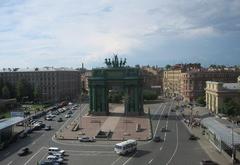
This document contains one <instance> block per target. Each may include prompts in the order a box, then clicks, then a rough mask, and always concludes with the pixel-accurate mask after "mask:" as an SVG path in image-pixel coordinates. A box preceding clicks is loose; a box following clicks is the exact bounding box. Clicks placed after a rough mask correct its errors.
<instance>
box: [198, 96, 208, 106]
mask: <svg viewBox="0 0 240 165" xmlns="http://www.w3.org/2000/svg"><path fill="white" fill-rule="evenodd" d="M196 102H197V103H198V104H200V105H201V106H205V105H206V100H205V95H203V96H199V97H198V98H197V99H196Z"/></svg>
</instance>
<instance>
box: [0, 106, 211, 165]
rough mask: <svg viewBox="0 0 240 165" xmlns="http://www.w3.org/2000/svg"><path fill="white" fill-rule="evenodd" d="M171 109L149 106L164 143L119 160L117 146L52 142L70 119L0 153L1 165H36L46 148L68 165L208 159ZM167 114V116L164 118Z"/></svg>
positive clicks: (131, 164) (177, 162)
mask: <svg viewBox="0 0 240 165" xmlns="http://www.w3.org/2000/svg"><path fill="white" fill-rule="evenodd" d="M174 106H175V105H174V102H173V101H168V102H165V103H161V104H153V105H151V108H150V109H151V110H150V112H151V116H152V125H153V134H154V135H160V136H161V138H162V139H163V140H164V141H163V142H160V143H155V142H153V141H147V142H139V143H138V144H139V145H138V150H137V152H135V153H133V154H130V155H128V156H118V155H117V154H115V153H114V152H113V146H114V144H115V143H116V142H111V141H110V142H109V141H98V142H96V143H93V144H88V143H80V142H78V141H57V140H55V139H54V138H53V136H54V133H55V131H56V130H58V129H60V128H61V127H64V126H65V125H67V123H69V122H71V121H72V120H74V118H70V119H68V120H67V121H65V123H58V122H56V121H48V122H49V123H51V125H52V127H53V128H54V130H53V131H44V130H42V131H35V132H34V133H33V134H31V135H30V137H27V138H25V139H21V140H19V141H18V142H17V143H15V144H12V145H10V147H8V148H7V149H5V150H4V151H0V164H1V165H3V164H4V165H8V164H9V165H10V164H12V165H15V164H16V165H19V164H22V165H32V164H36V163H37V161H39V160H41V159H44V158H45V157H46V155H47V149H48V147H49V146H57V147H59V148H61V149H64V150H65V151H66V153H67V156H66V157H65V161H64V162H65V164H70V165H75V164H76V165H77V164H85V165H95V164H99V165H127V164H128V165H134V164H136V165H141V164H143V165H147V164H151V165H155V164H156V165H161V164H162V165H170V164H172V165H181V164H183V165H185V164H190V165H195V164H196V165H197V164H199V162H200V161H201V160H202V159H209V157H208V155H207V154H206V153H205V152H204V151H203V150H202V148H201V147H200V145H199V144H198V142H197V141H189V140H188V138H189V132H188V129H187V128H186V127H185V125H184V124H183V123H182V122H181V120H180V119H181V117H180V116H177V114H176V112H172V111H171V109H172V108H173V107H174ZM87 109H88V105H86V104H84V105H82V107H81V108H79V109H78V110H76V111H75V114H74V116H75V117H76V116H79V114H80V113H81V114H85V113H86V112H87ZM166 114H168V117H167V118H165V117H164V115H166ZM47 124H48V123H47ZM162 127H166V128H167V130H168V131H167V132H161V129H162ZM23 146H27V147H29V148H30V149H31V151H33V153H32V154H30V155H28V156H26V157H19V156H17V152H18V151H19V149H20V148H22V147H23Z"/></svg>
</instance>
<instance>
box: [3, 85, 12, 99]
mask: <svg viewBox="0 0 240 165" xmlns="http://www.w3.org/2000/svg"><path fill="white" fill-rule="evenodd" d="M10 97H11V95H10V90H9V89H8V87H7V86H6V85H5V86H4V87H3V88H2V98H3V99H9V98H10Z"/></svg>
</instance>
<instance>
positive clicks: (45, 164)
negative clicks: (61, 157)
mask: <svg viewBox="0 0 240 165" xmlns="http://www.w3.org/2000/svg"><path fill="white" fill-rule="evenodd" d="M38 165H60V163H58V162H53V161H51V160H42V161H40V162H38Z"/></svg>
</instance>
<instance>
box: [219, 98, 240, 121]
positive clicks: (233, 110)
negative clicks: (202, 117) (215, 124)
mask: <svg viewBox="0 0 240 165" xmlns="http://www.w3.org/2000/svg"><path fill="white" fill-rule="evenodd" d="M238 109H239V105H238V104H237V103H236V102H234V101H233V100H232V99H231V98H226V99H225V100H224V101H223V106H222V108H221V112H222V113H224V114H227V115H228V116H232V117H233V116H236V115H240V112H239V110H238Z"/></svg>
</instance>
